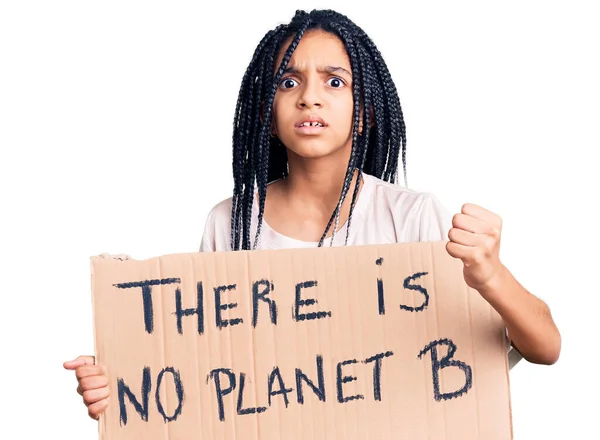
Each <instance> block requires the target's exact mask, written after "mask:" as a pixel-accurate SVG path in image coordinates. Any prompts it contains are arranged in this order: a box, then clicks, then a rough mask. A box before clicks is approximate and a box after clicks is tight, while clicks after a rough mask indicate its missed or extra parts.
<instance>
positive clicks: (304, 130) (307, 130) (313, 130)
mask: <svg viewBox="0 0 600 440" xmlns="http://www.w3.org/2000/svg"><path fill="white" fill-rule="evenodd" d="M305 122H319V123H320V124H321V125H322V127H306V126H304V125H302V124H304V123H305ZM326 128H327V123H326V122H325V121H324V120H323V118H321V117H320V116H317V115H308V116H306V117H304V118H302V119H300V120H299V121H296V123H295V124H294V129H295V130H296V132H298V133H301V134H318V133H321V132H322V131H323V130H325V129H326Z"/></svg>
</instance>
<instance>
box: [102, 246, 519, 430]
mask: <svg viewBox="0 0 600 440" xmlns="http://www.w3.org/2000/svg"><path fill="white" fill-rule="evenodd" d="M92 292H93V306H94V319H95V339H96V356H97V362H98V363H100V364H103V365H105V366H107V368H108V372H109V380H110V387H111V397H110V403H109V406H108V408H107V410H106V412H105V413H104V415H103V416H102V417H101V420H100V438H101V439H110V440H119V439H133V438H143V439H145V440H154V439H172V440H175V439H210V440H216V439H286V440H288V439H323V440H325V439H327V440H332V439H348V440H349V439H369V438H370V439H398V438H403V439H411V440H417V439H460V440H468V439H486V440H494V439H503V440H504V439H510V438H512V427H511V414H510V399H509V383H508V364H507V355H506V353H507V349H508V347H507V341H506V337H505V333H504V326H503V323H502V320H501V318H500V317H499V315H498V314H497V313H496V312H495V311H494V310H493V309H492V308H491V306H490V305H489V304H488V303H487V302H486V301H485V300H484V299H483V298H481V296H480V295H479V293H478V292H477V291H475V290H473V289H470V288H468V286H467V285H466V284H465V282H464V280H463V277H462V262H460V260H456V259H454V258H452V257H450V256H449V255H448V254H447V253H446V250H445V243H444V242H436V243H410V244H394V245H383V246H352V247H345V248H343V247H338V248H336V247H334V248H330V247H327V248H319V249H294V250H272V251H271V250H270V251H252V252H247V251H243V252H218V253H194V254H180V255H168V256H163V257H159V258H152V259H148V260H143V261H137V260H127V261H118V260H110V259H104V258H98V257H94V258H92Z"/></svg>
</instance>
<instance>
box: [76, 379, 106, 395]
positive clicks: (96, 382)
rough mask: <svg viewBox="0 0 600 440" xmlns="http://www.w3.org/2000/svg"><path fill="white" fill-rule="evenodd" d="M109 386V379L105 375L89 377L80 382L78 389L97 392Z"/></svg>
mask: <svg viewBox="0 0 600 440" xmlns="http://www.w3.org/2000/svg"><path fill="white" fill-rule="evenodd" d="M105 386H108V377H107V376H105V375H99V376H88V377H84V378H82V379H81V380H80V381H79V387H78V389H81V391H82V392H83V391H88V390H96V389H98V388H103V387H105Z"/></svg>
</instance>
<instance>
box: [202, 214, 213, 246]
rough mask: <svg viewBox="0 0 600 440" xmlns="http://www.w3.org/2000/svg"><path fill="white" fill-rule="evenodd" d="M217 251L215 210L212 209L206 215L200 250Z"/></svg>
mask: <svg viewBox="0 0 600 440" xmlns="http://www.w3.org/2000/svg"><path fill="white" fill-rule="evenodd" d="M214 251H215V210H214V209H212V210H211V211H210V212H209V213H208V216H207V217H206V222H205V223H204V232H203V233H202V239H201V241H200V252H214Z"/></svg>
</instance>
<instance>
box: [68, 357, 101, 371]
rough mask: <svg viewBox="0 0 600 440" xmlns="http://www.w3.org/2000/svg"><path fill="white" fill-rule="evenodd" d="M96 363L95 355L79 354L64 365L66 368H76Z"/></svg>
mask: <svg viewBox="0 0 600 440" xmlns="http://www.w3.org/2000/svg"><path fill="white" fill-rule="evenodd" d="M94 363H95V358H94V356H79V357H77V358H75V359H73V360H72V361H67V362H65V363H63V367H65V369H66V370H74V369H75V368H77V367H80V366H82V365H94Z"/></svg>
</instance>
